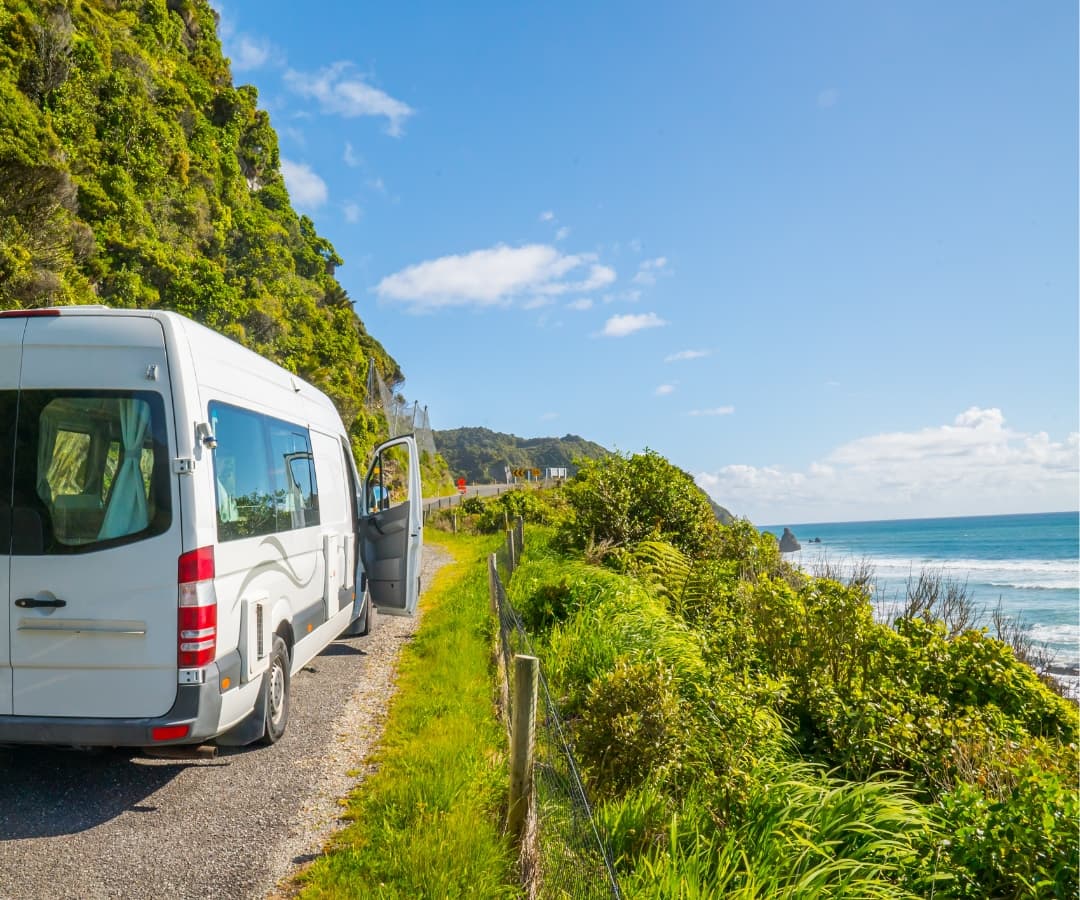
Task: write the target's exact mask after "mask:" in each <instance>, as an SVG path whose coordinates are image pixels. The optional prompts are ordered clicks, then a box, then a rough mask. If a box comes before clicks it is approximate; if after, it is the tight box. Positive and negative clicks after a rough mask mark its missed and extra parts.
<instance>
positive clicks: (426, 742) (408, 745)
mask: <svg viewBox="0 0 1080 900" xmlns="http://www.w3.org/2000/svg"><path fill="white" fill-rule="evenodd" d="M427 539H428V541H429V542H430V543H433V544H437V545H438V546H440V547H442V548H443V549H445V550H448V551H449V552H450V553H451V554H452V556H453V557H454V561H453V562H451V563H449V564H448V565H446V566H444V567H443V568H442V569H441V570H440V571H439V573H438V575H437V576H436V578H435V580H434V582H433V583H432V585H431V587H430V588H429V590H428V591H427V593H426V594H425V595H424V599H423V606H424V618H423V621H422V623H421V626H420V630H419V632H418V634H417V635H416V637H415V639H414V640H413V641H412V642H411V643H410V644H408V645H407V646H406V647H405V648H404V650H403V651H402V655H401V660H400V663H399V668H398V671H399V677H398V691H397V694H396V695H395V697H394V699H393V701H392V704H391V708H390V713H389V718H388V721H387V725H386V732H385V735H384V737H383V742H382V745H381V748H380V749H379V751H378V752H377V755H376V757H375V759H374V762H375V764H376V765H377V767H378V771H377V772H376V774H374V775H372V776H371V777H370V778H368V779H367V780H366V781H365V782H364V783H363V785H362V786H361V787H360V788H359V789H358V790H357V791H355V792H354V794H353V795H352V797H351V798H350V800H349V806H348V813H347V817H348V818H349V819H351V820H352V822H353V824H351V825H349V826H348V827H347V828H346V829H344V830H343V831H342V832H340V833H339V834H337V835H336V836H335V837H334V839H333V841H332V842H331V845H330V847H329V848H328V851H327V853H326V854H325V855H324V856H322V857H320V858H319V859H318V860H317V861H316V862H315V863H314V864H313V865H312V866H311V867H310V868H309V869H308V870H307V871H306V872H305V873H304V874H303V875H302V876H301V877H300V883H301V885H302V887H303V890H302V893H301V895H300V896H301V897H303V898H305V900H314V898H322V897H333V898H343V897H364V898H398V897H400V898H405V897H408V898H417V897H433V898H435V897H437V898H444V897H447V898H449V897H484V898H495V897H516V896H520V894H521V891H520V889H519V888H518V887H517V886H516V885H515V869H514V866H515V861H516V854H515V852H514V850H513V849H512V847H511V845H510V842H509V841H508V840H507V839H506V838H505V837H504V835H503V833H502V821H503V810H504V808H505V803H506V789H507V780H508V776H507V770H506V760H505V742H506V738H505V731H504V730H503V728H502V726H501V725H500V724H499V723H498V720H497V719H496V717H495V712H494V705H493V699H492V698H493V693H492V676H491V671H490V668H489V661H490V658H491V653H490V647H491V641H492V635H493V629H494V623H493V622H492V621H491V618H490V616H489V613H488V585H487V567H486V565H485V560H486V557H487V554H488V553H490V552H491V551H493V550H494V549H495V548H496V546H497V545H498V543H499V538H498V537H495V538H485V539H477V538H468V537H465V536H462V535H456V536H454V535H446V534H444V533H440V532H436V531H435V530H434V529H430V530H429V531H428V534H427ZM376 634H377V632H376Z"/></svg>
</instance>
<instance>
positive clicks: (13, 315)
mask: <svg viewBox="0 0 1080 900" xmlns="http://www.w3.org/2000/svg"><path fill="white" fill-rule="evenodd" d="M58 315H60V310H58V309H56V308H55V307H45V308H41V309H5V310H4V311H3V312H0V319H38V318H41V317H42V316H58Z"/></svg>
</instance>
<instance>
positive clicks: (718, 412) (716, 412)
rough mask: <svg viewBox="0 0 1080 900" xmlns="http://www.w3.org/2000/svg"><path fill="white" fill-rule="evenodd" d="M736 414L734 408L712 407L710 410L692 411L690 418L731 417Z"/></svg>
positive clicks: (689, 414) (689, 413)
mask: <svg viewBox="0 0 1080 900" xmlns="http://www.w3.org/2000/svg"><path fill="white" fill-rule="evenodd" d="M734 412H735V407H734V406H712V407H709V408H708V409H692V410H690V412H688V413H687V415H688V416H730V415H732V414H733V413H734Z"/></svg>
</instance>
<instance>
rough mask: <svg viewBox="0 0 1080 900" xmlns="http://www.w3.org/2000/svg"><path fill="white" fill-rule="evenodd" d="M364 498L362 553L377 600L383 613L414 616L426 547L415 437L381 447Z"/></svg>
mask: <svg viewBox="0 0 1080 900" xmlns="http://www.w3.org/2000/svg"><path fill="white" fill-rule="evenodd" d="M363 498H364V514H363V515H362V516H361V525H360V534H361V541H360V545H361V549H360V552H361V555H362V559H363V563H364V572H365V573H366V575H367V581H368V588H369V590H370V591H371V601H372V603H374V604H375V606H377V607H378V609H379V612H382V613H390V614H392V615H393V614H398V615H412V613H413V612H414V611H415V609H416V602H417V599H418V598H419V596H420V554H421V552H422V550H423V543H424V534H423V528H424V520H423V509H422V504H423V499H424V498H423V491H422V487H421V482H420V454H419V453H418V452H417V449H416V439H415V438H413V436H412V435H405V436H404V437H399V438H394V439H393V440H390V441H387V442H386V443H385V444H381V445H380V446H379V447H377V448H376V450H375V458H374V460H372V463H371V465H370V466H369V467H368V471H367V477H366V478H365V479H364V491H363Z"/></svg>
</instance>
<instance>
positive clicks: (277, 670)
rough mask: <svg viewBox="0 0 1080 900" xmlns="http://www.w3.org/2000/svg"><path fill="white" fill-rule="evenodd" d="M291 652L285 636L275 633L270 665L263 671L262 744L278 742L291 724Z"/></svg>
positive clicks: (260, 739) (260, 740)
mask: <svg viewBox="0 0 1080 900" xmlns="http://www.w3.org/2000/svg"><path fill="white" fill-rule="evenodd" d="M291 658H292V657H291V654H290V653H289V647H288V645H287V644H286V642H285V638H284V637H282V635H281V634H280V632H279V633H276V634H275V635H274V646H273V650H272V651H271V653H270V666H269V668H267V670H266V671H265V672H264V673H263V702H262V707H263V724H264V729H263V734H262V736H261V737H260V738H259V743H261V744H276V743H277V742H278V741H279V740H280V739H281V738H282V736H283V735H284V734H285V729H286V727H287V726H288V724H289V705H290V694H291V691H290V686H291V678H290V674H289V670H290V668H291V663H290V660H291Z"/></svg>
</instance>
